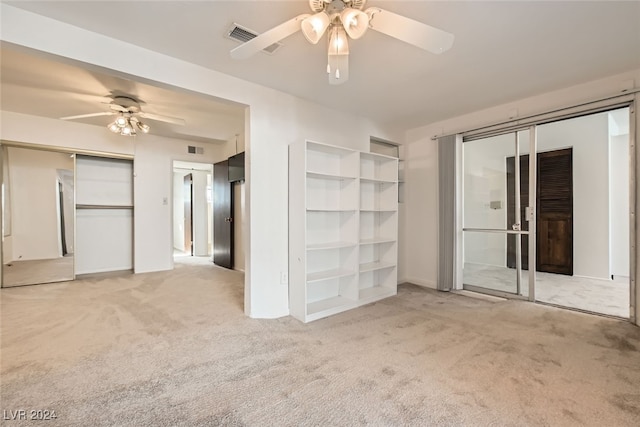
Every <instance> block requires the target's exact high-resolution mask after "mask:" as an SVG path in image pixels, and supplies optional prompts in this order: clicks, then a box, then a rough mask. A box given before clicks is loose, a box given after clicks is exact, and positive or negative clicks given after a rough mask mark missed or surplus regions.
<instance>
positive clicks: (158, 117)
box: [138, 112, 187, 126]
mask: <svg viewBox="0 0 640 427" xmlns="http://www.w3.org/2000/svg"><path fill="white" fill-rule="evenodd" d="M138 116H139V117H142V118H143V119H149V120H156V121H158V122H167V123H171V124H174V125H180V126H184V125H186V124H187V122H185V121H184V119H179V118H177V117H169V116H161V115H159V114H153V113H143V112H141V113H138Z"/></svg>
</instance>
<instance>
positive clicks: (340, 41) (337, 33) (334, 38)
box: [329, 25, 349, 55]
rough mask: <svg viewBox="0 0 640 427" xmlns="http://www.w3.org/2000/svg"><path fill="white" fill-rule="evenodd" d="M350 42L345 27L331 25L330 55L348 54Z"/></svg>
mask: <svg viewBox="0 0 640 427" xmlns="http://www.w3.org/2000/svg"><path fill="white" fill-rule="evenodd" d="M348 54H349V42H348V41H347V34H346V33H345V30H344V28H342V27H341V26H338V25H334V26H332V27H331V33H330V35H329V55H348Z"/></svg>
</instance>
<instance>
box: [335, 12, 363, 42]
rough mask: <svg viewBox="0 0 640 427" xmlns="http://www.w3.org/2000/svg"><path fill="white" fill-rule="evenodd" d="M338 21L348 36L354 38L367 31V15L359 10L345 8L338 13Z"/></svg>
mask: <svg viewBox="0 0 640 427" xmlns="http://www.w3.org/2000/svg"><path fill="white" fill-rule="evenodd" d="M340 21H342V25H343V26H344V29H345V31H346V32H347V34H349V37H351V38H352V39H354V40H356V39H359V38H360V37H362V36H363V35H364V33H366V32H367V28H369V16H368V15H367V14H366V13H364V12H363V11H361V10H358V9H353V8H350V7H349V8H346V9H345V10H343V11H342V12H341V13H340Z"/></svg>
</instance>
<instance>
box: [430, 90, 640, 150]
mask: <svg viewBox="0 0 640 427" xmlns="http://www.w3.org/2000/svg"><path fill="white" fill-rule="evenodd" d="M622 92H623V93H621V94H619V95H611V96H608V97H605V98H600V99H595V100H592V101H587V102H583V103H580V104H576V105H571V106H569V107H562V108H556V109H554V110H549V111H545V112H542V113H536V114H531V115H528V116H524V117H518V118H514V119H513V120H507V121H504V122H498V123H494V124H491V125H485V126H480V127H477V128H474V129H468V130H465V131H460V132H453V133H447V134H443V135H436V136H433V137H431V140H432V141H435V140H437V139H439V138H443V137H445V136H452V135H458V134H461V135H463V136H464V135H465V134H470V133H474V132H478V131H481V130H484V129H491V128H494V127H498V126H505V125H510V127H511V128H513V127H517V126H526V125H531V124H533V123H519V122H521V121H523V120H530V119H535V118H536V117H543V116H546V115H549V114H553V113H560V112H562V111H566V110H573V109H576V108H580V107H586V106H589V105H592V104H597V103H600V102H604V101H611V100H615V99H617V98H625V97H628V96H630V95H634V94H636V93H640V89H624V90H623V91H622ZM585 112H586V111H585Z"/></svg>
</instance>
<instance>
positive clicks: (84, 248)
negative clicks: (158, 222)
mask: <svg viewBox="0 0 640 427" xmlns="http://www.w3.org/2000/svg"><path fill="white" fill-rule="evenodd" d="M76 239H77V240H76V247H77V255H76V274H88V273H102V272H108V271H121V270H131V269H133V161H131V160H120V159H109V158H102V157H90V156H77V159H76Z"/></svg>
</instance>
